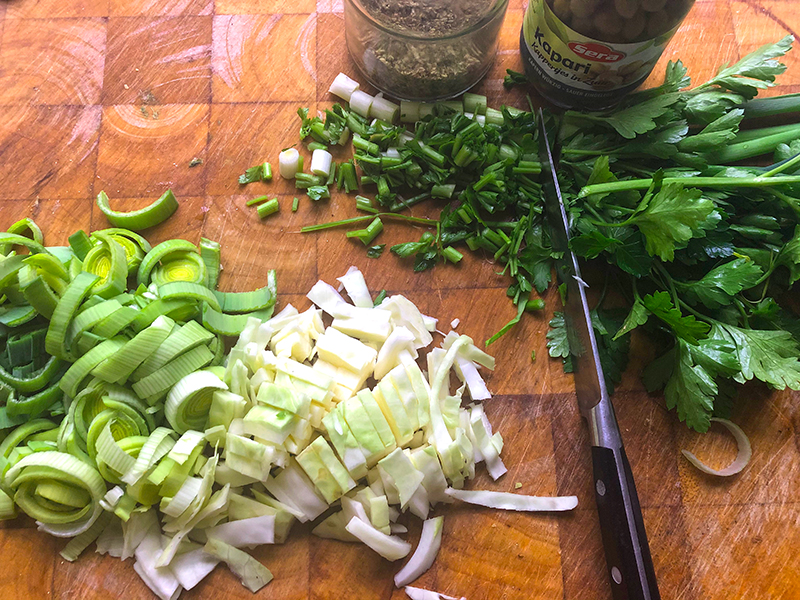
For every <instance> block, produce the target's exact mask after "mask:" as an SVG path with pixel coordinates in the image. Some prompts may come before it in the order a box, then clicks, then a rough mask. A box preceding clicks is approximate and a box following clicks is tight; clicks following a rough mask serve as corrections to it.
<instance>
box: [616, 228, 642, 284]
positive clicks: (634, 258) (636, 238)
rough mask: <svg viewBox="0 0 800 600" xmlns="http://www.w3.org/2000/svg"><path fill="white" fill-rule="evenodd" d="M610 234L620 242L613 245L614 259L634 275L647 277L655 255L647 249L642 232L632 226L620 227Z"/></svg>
mask: <svg viewBox="0 0 800 600" xmlns="http://www.w3.org/2000/svg"><path fill="white" fill-rule="evenodd" d="M609 235H610V236H611V237H613V238H614V239H615V240H618V241H619V242H620V243H619V244H615V245H614V247H613V249H614V254H613V257H614V258H613V260H614V262H616V264H617V266H618V267H619V268H620V269H622V270H623V271H625V272H627V273H630V274H631V275H633V276H634V277H645V276H646V275H647V274H648V273H650V267H651V266H652V264H653V257H652V256H650V254H648V253H647V250H645V247H644V243H643V240H642V234H641V233H640V232H638V231H636V230H635V229H633V228H631V227H618V228H616V229H615V230H613V231H611V232H609Z"/></svg>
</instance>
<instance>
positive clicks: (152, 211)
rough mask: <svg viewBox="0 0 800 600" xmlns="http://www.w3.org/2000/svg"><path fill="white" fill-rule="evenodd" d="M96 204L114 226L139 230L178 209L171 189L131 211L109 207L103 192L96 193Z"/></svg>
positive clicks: (160, 220)
mask: <svg viewBox="0 0 800 600" xmlns="http://www.w3.org/2000/svg"><path fill="white" fill-rule="evenodd" d="M97 206H98V207H99V208H100V210H101V211H102V213H103V214H104V215H105V216H106V218H107V219H108V222H109V223H111V224H112V225H114V226H115V227H124V228H125V229H131V230H133V231H140V230H142V229H147V228H148V227H155V226H156V225H158V224H159V223H162V222H164V221H166V220H167V219H168V218H169V217H170V216H172V213H174V212H175V211H176V210H178V201H177V200H176V199H175V195H174V194H173V193H172V190H167V191H166V192H164V194H163V195H162V196H161V197H160V198H159V199H158V200H156V201H155V202H153V203H152V204H150V205H149V206H146V207H145V208H142V209H140V210H134V211H131V212H119V211H115V210H112V209H111V206H110V205H109V202H108V196H107V195H106V193H105V192H100V193H99V194H98V195H97Z"/></svg>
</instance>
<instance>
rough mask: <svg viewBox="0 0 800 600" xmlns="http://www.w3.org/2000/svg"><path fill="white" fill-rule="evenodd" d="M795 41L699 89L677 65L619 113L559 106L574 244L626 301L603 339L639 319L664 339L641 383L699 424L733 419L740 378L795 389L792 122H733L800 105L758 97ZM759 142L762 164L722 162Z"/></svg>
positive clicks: (797, 142) (556, 326) (798, 159)
mask: <svg viewBox="0 0 800 600" xmlns="http://www.w3.org/2000/svg"><path fill="white" fill-rule="evenodd" d="M791 42H792V38H791V37H787V38H785V39H783V40H781V41H780V42H778V43H776V44H771V45H767V46H764V47H762V48H760V49H759V50H757V51H755V52H753V53H752V54H750V55H748V56H746V57H745V58H743V59H742V60H741V61H739V62H738V63H736V64H734V65H731V66H727V65H726V66H723V67H722V68H721V69H720V70H719V71H718V73H717V75H715V76H714V77H713V78H712V79H711V80H710V81H708V82H706V83H703V84H702V85H699V86H697V87H695V88H693V89H686V88H688V86H689V84H690V81H689V78H688V77H687V76H686V69H685V68H684V67H683V65H682V64H681V63H680V62H677V63H671V64H670V65H669V67H668V69H667V74H666V78H665V82H664V84H663V85H661V86H659V87H657V88H654V89H650V90H645V91H642V92H639V93H637V94H633V95H631V96H630V97H629V98H628V99H626V100H625V101H624V102H623V104H621V105H620V106H619V107H617V108H616V109H614V110H612V111H609V112H606V113H602V114H600V113H598V114H586V113H577V112H567V113H565V114H564V116H563V118H562V125H561V128H560V136H559V138H560V142H561V145H562V159H561V162H560V167H559V168H560V173H559V179H560V181H561V183H562V191H563V193H564V196H565V202H566V203H567V205H568V208H569V211H570V214H571V217H572V228H573V238H572V242H571V246H572V249H573V251H574V252H575V253H576V254H577V255H579V256H581V257H583V258H585V259H587V260H591V261H601V262H604V263H606V264H608V265H610V266H611V267H612V268H611V270H610V271H609V272H608V276H609V277H611V278H612V280H613V281H614V282H615V285H614V287H615V289H619V290H621V292H622V295H623V296H625V297H626V298H627V300H628V306H629V308H628V310H627V315H626V316H625V318H624V319H623V320H622V321H621V323H620V324H619V326H618V328H617V329H616V330H611V329H609V328H608V326H607V325H606V326H605V327H604V331H599V333H600V335H599V336H598V337H599V338H600V340H601V345H606V344H607V343H608V342H609V341H611V342H614V341H620V340H624V338H625V337H626V336H627V335H628V334H629V333H630V332H631V331H633V330H635V329H645V330H647V332H648V334H649V335H650V336H654V337H655V338H656V339H660V340H661V344H660V346H661V347H664V348H668V349H667V350H666V352H664V353H663V354H662V355H661V356H660V357H658V358H657V359H656V360H655V361H654V362H653V363H651V364H650V365H649V366H648V367H647V368H646V369H645V371H644V374H643V375H644V381H645V384H646V386H647V388H648V389H649V390H651V391H653V390H657V389H662V388H663V389H664V394H665V398H666V403H667V406H668V407H669V408H671V409H676V410H677V413H678V417H679V418H680V420H681V421H685V422H686V424H687V425H688V426H689V427H691V428H693V429H695V430H697V431H705V430H707V429H708V427H709V424H710V421H709V419H710V418H711V417H712V416H723V417H724V416H727V415H728V413H729V412H730V409H731V400H732V398H733V395H734V393H735V389H736V386H735V385H733V384H734V383H744V382H746V381H749V380H751V379H758V380H760V381H763V382H765V383H767V384H768V385H770V386H772V387H774V388H776V389H784V388H786V387H788V388H790V389H794V390H797V389H800V319H798V317H797V316H796V314H795V313H794V312H792V311H791V310H790V309H789V308H788V303H787V302H786V300H787V297H788V292H789V290H790V289H791V287H792V285H793V284H794V283H795V282H796V281H797V280H798V279H800V170H799V167H800V125H798V124H796V123H792V124H785V125H779V126H777V127H767V128H761V129H752V128H751V129H742V130H740V125H742V124H744V123H747V121H748V119H750V118H751V117H762V116H768V115H771V114H786V113H787V112H791V109H792V108H793V110H794V111H795V112H800V98H797V97H796V96H783V97H777V98H765V99H759V100H752V99H753V98H754V97H755V96H756V94H757V93H758V91H759V90H761V89H764V88H767V87H770V86H771V85H773V83H774V80H775V77H776V76H777V75H779V74H780V73H782V72H783V71H784V70H785V66H784V65H783V64H781V63H780V62H779V61H778V60H776V59H777V58H778V57H780V56H782V55H783V54H784V53H786V52H787V51H788V50H789V49H790V47H791ZM768 153H770V154H774V160H775V163H774V164H771V165H769V166H729V165H730V163H732V162H739V161H742V160H745V159H748V158H753V157H757V156H762V155H765V154H768ZM795 173H797V174H795ZM593 264H594V263H593ZM600 314H602V311H600ZM551 326H552V327H553V329H552V331H551V332H550V334H549V336H548V337H549V338H550V339H549V342H548V345H549V346H550V353H551V355H554V356H562V357H568V353H569V349H568V345H565V344H567V342H566V336H565V332H564V330H563V323H562V322H561V320H559V318H557V319H554V320H553V322H552V323H551ZM595 328H596V329H598V327H597V325H596V326H595ZM616 351H617V354H618V353H619V352H624V348H617V349H616ZM614 352H615V351H614V350H613V349H612V352H611V356H613V355H614ZM606 354H607V355H608V352H606ZM567 366H568V365H567ZM611 379H613V376H612V377H611Z"/></svg>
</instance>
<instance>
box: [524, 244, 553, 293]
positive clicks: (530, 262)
mask: <svg viewBox="0 0 800 600" xmlns="http://www.w3.org/2000/svg"><path fill="white" fill-rule="evenodd" d="M518 267H519V268H520V269H522V270H525V271H527V272H528V273H529V274H530V275H531V277H533V286H534V287H535V288H536V291H537V292H539V293H542V292H543V291H545V290H546V289H547V286H549V285H550V279H551V277H552V267H553V258H552V252H551V250H550V249H549V248H545V247H544V246H540V245H537V244H534V243H529V244H528V246H527V247H526V248H525V249H524V250H523V251H522V252H520V253H519V257H518Z"/></svg>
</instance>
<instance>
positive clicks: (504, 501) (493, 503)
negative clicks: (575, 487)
mask: <svg viewBox="0 0 800 600" xmlns="http://www.w3.org/2000/svg"><path fill="white" fill-rule="evenodd" d="M445 493H446V494H447V495H448V496H451V497H453V498H455V499H456V500H461V501H462V502H467V503H469V504H478V505H480V506H487V507H489V508H499V509H500V510H517V511H564V510H572V509H573V508H575V507H576V506H578V497H577V496H525V495H523V494H511V493H508V492H490V491H488V490H469V491H468V490H457V489H454V488H448V489H447V490H445Z"/></svg>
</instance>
